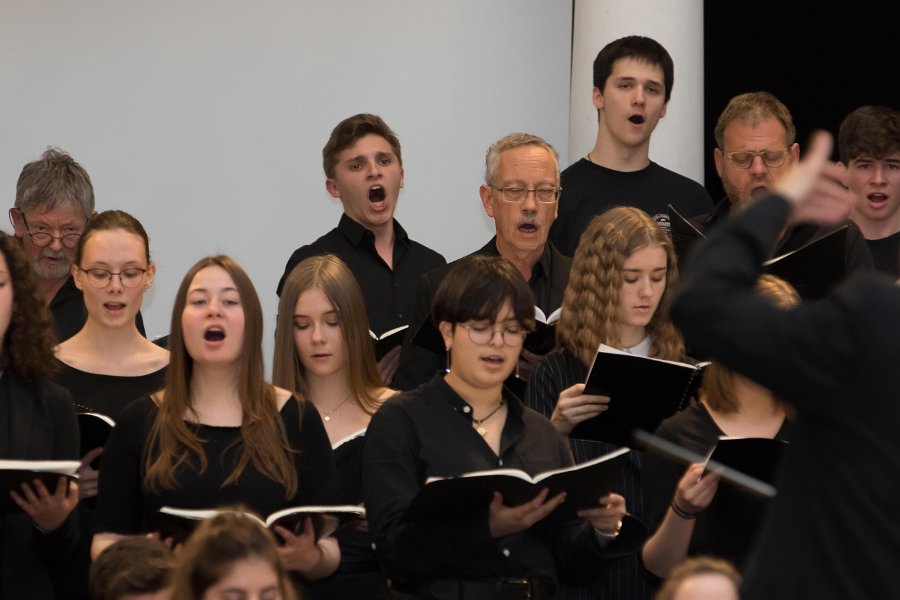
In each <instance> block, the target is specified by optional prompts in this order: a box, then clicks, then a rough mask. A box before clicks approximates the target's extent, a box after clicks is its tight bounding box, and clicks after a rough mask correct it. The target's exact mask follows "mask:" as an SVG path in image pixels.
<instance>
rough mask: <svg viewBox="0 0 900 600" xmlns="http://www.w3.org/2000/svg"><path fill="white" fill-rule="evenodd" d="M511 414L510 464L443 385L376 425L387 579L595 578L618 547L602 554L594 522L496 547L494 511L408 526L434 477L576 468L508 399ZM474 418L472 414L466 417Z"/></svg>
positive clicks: (370, 452)
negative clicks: (408, 514)
mask: <svg viewBox="0 0 900 600" xmlns="http://www.w3.org/2000/svg"><path fill="white" fill-rule="evenodd" d="M505 398H506V401H507V405H508V413H507V417H506V422H505V424H504V425H503V432H502V434H501V439H500V454H499V456H498V455H496V454H494V452H493V450H491V448H490V447H489V446H488V444H487V443H486V442H485V441H484V438H482V437H481V436H480V435H479V434H478V433H477V432H476V431H475V430H474V429H473V427H472V413H471V407H470V406H469V405H468V404H467V403H466V402H465V401H464V400H463V399H462V398H461V397H460V396H459V395H458V394H457V393H456V392H455V391H454V390H453V389H452V388H451V387H450V386H449V385H448V384H447V383H446V382H445V381H444V378H443V376H442V375H437V376H435V377H434V379H432V380H431V382H430V383H428V384H426V385H423V386H421V387H419V388H417V389H415V390H413V391H410V392H406V393H403V394H400V395H399V396H395V397H394V398H391V399H389V400H388V401H387V402H386V403H385V404H384V405H382V407H381V409H380V410H379V411H378V412H377V413H375V415H373V417H372V421H371V423H370V424H369V428H368V431H367V434H366V446H365V450H364V454H363V499H364V500H365V505H366V511H367V514H368V518H369V527H370V531H371V532H372V538H373V540H374V542H375V547H376V553H377V554H378V557H379V559H380V560H381V562H382V564H383V565H384V566H385V568H386V569H387V575H388V576H389V577H390V578H392V579H394V580H395V581H398V582H402V583H405V584H417V583H422V582H425V581H428V580H431V579H467V580H484V579H494V578H498V577H550V578H552V579H554V580H556V579H557V576H558V577H559V579H561V580H563V581H572V579H573V578H574V579H576V580H577V579H579V578H580V579H584V578H588V579H591V578H595V577H597V576H600V575H602V574H603V573H604V572H605V568H604V558H606V557H612V556H615V555H617V553H618V552H621V550H622V548H617V545H618V542H613V543H611V544H610V545H609V546H607V547H606V548H605V549H601V548H600V547H599V545H598V543H597V541H596V539H595V537H594V534H593V529H592V528H591V527H590V526H589V525H588V524H587V523H585V522H584V521H580V520H578V521H571V522H568V523H566V524H563V525H562V526H560V525H558V524H557V525H556V526H554V527H542V525H541V524H540V523H539V524H537V525H535V526H533V527H531V528H530V529H528V530H526V531H523V532H521V533H517V534H513V535H508V536H504V537H502V538H498V539H496V540H495V539H494V538H492V537H491V533H490V529H489V525H488V514H489V513H488V507H487V506H485V507H484V508H483V509H482V510H479V511H475V512H473V513H472V514H468V515H465V516H463V517H459V518H447V519H444V520H441V521H439V522H429V523H405V522H402V516H403V513H404V512H405V510H406V509H407V507H408V506H409V505H410V504H411V503H412V501H413V498H414V497H415V496H416V494H417V493H418V491H419V489H420V488H421V487H422V486H423V485H424V483H425V481H426V479H427V478H428V477H430V476H440V477H447V476H454V475H460V474H462V473H466V472H470V471H479V470H486V469H495V468H498V467H499V466H500V465H501V464H503V466H505V467H507V468H516V469H522V470H523V471H526V472H527V473H529V474H531V475H535V474H537V473H539V472H542V471H546V470H550V469H557V468H561V467H565V466H568V465H571V464H572V458H571V455H570V454H569V450H568V447H567V445H566V442H565V440H564V439H563V438H562V436H560V434H559V433H558V432H557V431H556V430H555V429H554V428H553V426H552V425H551V424H550V422H549V421H548V420H547V419H545V418H544V417H543V416H541V415H538V414H537V413H535V412H534V411H532V410H531V409H526V408H524V407H523V406H522V404H521V402H519V400H518V399H517V398H515V396H512V395H509V394H507V395H505ZM466 408H468V409H469V410H468V411H466V410H465V409H466Z"/></svg>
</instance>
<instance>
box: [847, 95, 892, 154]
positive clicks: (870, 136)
mask: <svg viewBox="0 0 900 600" xmlns="http://www.w3.org/2000/svg"><path fill="white" fill-rule="evenodd" d="M838 150H839V154H840V157H841V162H842V163H844V164H845V165H846V164H849V163H850V161H851V160H854V159H857V158H859V157H860V156H866V157H868V158H872V159H875V160H879V159H882V158H884V157H885V156H887V155H888V154H891V153H893V152H897V151H900V112H898V111H896V110H894V109H892V108H888V107H887V106H860V107H859V108H857V109H856V110H854V111H853V112H852V113H850V114H849V115H847V116H846V117H845V118H844V121H843V122H842V123H841V128H840V130H839V131H838Z"/></svg>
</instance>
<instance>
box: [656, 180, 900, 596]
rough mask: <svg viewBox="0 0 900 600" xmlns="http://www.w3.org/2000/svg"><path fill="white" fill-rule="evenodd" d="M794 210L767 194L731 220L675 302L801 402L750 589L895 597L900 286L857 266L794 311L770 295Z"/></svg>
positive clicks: (720, 348)
mask: <svg viewBox="0 0 900 600" xmlns="http://www.w3.org/2000/svg"><path fill="white" fill-rule="evenodd" d="M789 211H790V207H789V205H788V203H787V202H785V201H784V200H782V199H779V198H777V197H770V198H763V199H760V200H758V201H756V202H754V203H753V205H752V206H750V207H748V208H747V210H745V211H742V213H741V214H740V215H737V216H736V217H735V218H733V219H729V220H728V222H726V223H724V224H722V226H721V227H719V228H717V230H716V231H715V232H713V234H711V235H710V238H709V241H708V242H707V243H706V244H704V246H703V251H702V252H698V253H697V254H696V255H695V256H694V257H693V259H692V261H691V263H690V265H689V267H688V269H686V270H685V273H684V278H683V279H682V280H681V285H680V286H679V288H680V291H679V293H678V295H676V297H675V298H674V300H673V304H672V320H673V322H674V323H675V325H676V326H678V327H679V329H681V330H682V331H683V332H684V334H685V336H686V337H687V340H688V341H689V342H692V343H694V344H696V345H697V346H699V347H700V349H701V351H702V352H703V353H704V354H707V355H709V356H713V357H715V358H716V359H717V360H719V361H721V362H722V363H723V364H725V365H726V366H728V367H731V368H733V369H735V370H737V371H738V372H741V373H742V374H744V375H746V376H747V377H749V378H751V379H753V380H754V381H757V382H759V383H760V384H761V385H764V386H765V387H767V388H768V389H770V390H771V391H772V393H774V394H776V395H777V396H778V397H779V398H783V399H784V400H785V401H787V402H790V403H791V404H792V405H794V407H795V408H796V410H797V413H796V418H795V420H794V423H793V428H792V431H791V447H790V449H789V450H788V451H787V452H785V454H784V458H783V459H782V469H781V476H780V477H779V478H778V482H777V483H776V487H777V488H778V495H777V496H776V497H775V500H774V504H773V506H772V510H771V511H770V512H769V518H768V520H767V522H766V525H765V529H764V531H763V534H762V538H761V541H760V547H759V551H758V552H757V554H756V560H757V562H756V564H755V565H754V568H753V569H752V570H751V571H750V572H748V573H747V576H746V578H745V581H746V582H747V584H748V590H747V593H746V594H742V595H741V597H742V598H750V599H753V600H755V599H757V598H766V599H768V598H817V599H821V600H829V599H832V598H834V599H838V598H840V599H842V600H846V599H848V598H849V599H853V598H860V599H862V598H866V599H869V598H891V597H895V596H896V593H897V575H896V571H897V556H900V520H898V519H897V518H896V515H897V504H898V502H897V499H898V498H900V436H898V435H897V432H898V430H900V403H898V402H897V398H898V397H900V379H898V378H897V371H896V369H897V361H898V358H900V336H898V335H897V332H898V331H900V288H898V287H897V286H896V285H893V284H892V283H891V282H889V281H885V279H884V278H883V277H880V276H877V275H875V274H859V275H856V276H854V277H853V278H852V279H851V280H850V281H848V282H846V284H844V285H842V286H840V287H839V288H838V289H837V290H836V291H835V292H834V293H833V294H831V295H830V296H828V297H826V298H824V299H822V300H820V301H818V302H812V303H805V304H803V305H801V306H799V307H796V308H794V309H792V310H789V311H785V310H782V309H780V308H778V307H776V306H774V305H772V303H771V302H769V301H767V299H766V298H762V297H760V296H759V294H757V293H756V291H755V285H756V279H757V277H758V276H759V274H760V271H761V266H760V265H761V263H762V261H763V260H764V259H765V256H766V253H767V251H768V248H771V245H772V243H773V242H774V240H775V239H776V237H777V236H778V234H779V232H780V231H781V229H782V227H784V224H785V222H786V220H787V218H788V213H789Z"/></svg>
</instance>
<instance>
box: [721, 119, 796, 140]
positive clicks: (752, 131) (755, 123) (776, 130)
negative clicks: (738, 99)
mask: <svg viewBox="0 0 900 600" xmlns="http://www.w3.org/2000/svg"><path fill="white" fill-rule="evenodd" d="M723 137H724V138H725V143H726V145H728V142H731V143H734V144H737V143H743V142H747V141H753V140H756V139H761V138H766V139H769V138H774V139H777V140H778V141H779V142H782V143H783V142H784V140H785V138H786V137H787V130H786V129H785V128H784V125H782V123H781V121H779V120H778V119H776V118H775V117H772V116H766V117H762V118H759V117H755V116H752V115H751V116H746V117H741V118H737V119H734V120H732V121H731V122H729V123H728V124H727V125H726V126H725V129H724V132H723Z"/></svg>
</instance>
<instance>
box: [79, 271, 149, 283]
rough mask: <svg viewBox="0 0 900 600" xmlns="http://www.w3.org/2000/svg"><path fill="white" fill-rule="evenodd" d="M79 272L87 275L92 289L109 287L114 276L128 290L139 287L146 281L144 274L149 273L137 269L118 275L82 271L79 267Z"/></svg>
mask: <svg viewBox="0 0 900 600" xmlns="http://www.w3.org/2000/svg"><path fill="white" fill-rule="evenodd" d="M78 270H79V271H81V272H82V273H84V274H85V275H87V280H88V283H90V284H91V287H95V288H105V287H107V286H109V283H110V282H111V281H112V278H113V275H115V276H117V277H118V278H119V281H121V282H122V285H123V286H125V287H127V288H133V287H137V286H139V285H140V284H141V282H142V281H143V280H144V273H146V272H147V269H139V268H137V267H132V268H130V269H125V270H124V271H119V272H118V273H113V272H112V271H107V270H106V269H82V268H81V267H78Z"/></svg>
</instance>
